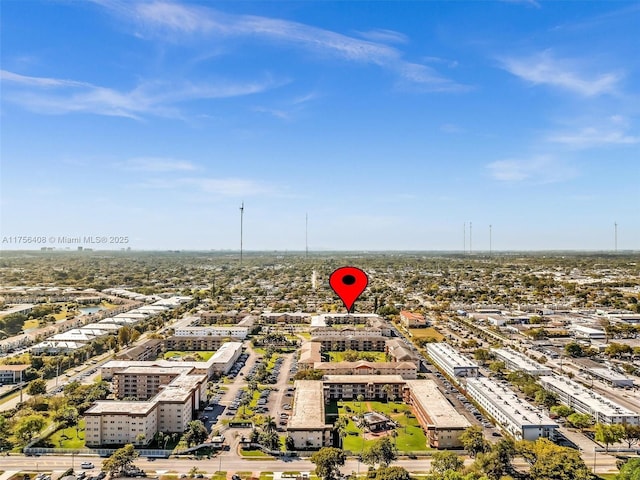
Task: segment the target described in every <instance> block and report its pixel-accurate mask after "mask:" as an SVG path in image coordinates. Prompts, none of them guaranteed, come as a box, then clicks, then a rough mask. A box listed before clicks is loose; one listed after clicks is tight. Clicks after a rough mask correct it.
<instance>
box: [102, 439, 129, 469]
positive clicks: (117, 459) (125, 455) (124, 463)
mask: <svg viewBox="0 0 640 480" xmlns="http://www.w3.org/2000/svg"><path fill="white" fill-rule="evenodd" d="M136 458H138V452H136V449H135V448H134V446H133V445H132V444H131V443H128V444H127V445H125V446H124V447H122V448H119V449H117V450H116V451H115V452H113V453H112V454H111V456H110V457H109V458H107V459H106V460H104V461H103V462H102V470H103V471H104V472H107V473H108V474H109V475H110V476H112V477H113V476H116V475H118V474H119V473H120V472H122V471H124V470H127V469H128V468H130V467H131V465H133V462H134V461H135V459H136Z"/></svg>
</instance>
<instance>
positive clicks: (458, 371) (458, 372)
mask: <svg viewBox="0 0 640 480" xmlns="http://www.w3.org/2000/svg"><path fill="white" fill-rule="evenodd" d="M427 354H428V355H429V357H430V358H431V360H433V362H434V363H435V364H436V365H437V366H438V367H439V368H440V369H441V370H442V371H443V372H445V373H446V374H447V375H448V376H449V377H450V378H451V379H452V380H453V381H455V382H460V379H461V378H466V377H477V376H478V365H477V364H476V363H475V362H473V361H472V360H469V359H468V358H467V357H465V356H464V355H462V354H460V353H458V351H456V350H455V349H454V348H453V347H451V346H450V345H447V344H446V343H428V344H427Z"/></svg>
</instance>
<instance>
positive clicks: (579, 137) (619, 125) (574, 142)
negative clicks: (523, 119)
mask: <svg viewBox="0 0 640 480" xmlns="http://www.w3.org/2000/svg"><path fill="white" fill-rule="evenodd" d="M572 123H575V122H572ZM581 123H582V125H579V126H574V127H573V128H571V129H569V128H566V129H565V131H562V132H553V133H551V134H549V135H548V136H547V138H546V140H547V141H549V142H552V143H557V144H561V145H565V146H567V147H569V148H573V149H583V148H593V147H603V146H615V145H635V144H638V143H640V135H637V134H636V135H633V134H632V133H630V130H631V129H632V128H633V125H632V122H630V120H629V118H628V117H626V116H624V115H611V116H609V117H602V118H597V119H592V120H591V121H589V122H585V121H581Z"/></svg>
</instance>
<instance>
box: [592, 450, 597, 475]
mask: <svg viewBox="0 0 640 480" xmlns="http://www.w3.org/2000/svg"><path fill="white" fill-rule="evenodd" d="M596 455H597V452H596V447H593V474H594V475H595V474H596Z"/></svg>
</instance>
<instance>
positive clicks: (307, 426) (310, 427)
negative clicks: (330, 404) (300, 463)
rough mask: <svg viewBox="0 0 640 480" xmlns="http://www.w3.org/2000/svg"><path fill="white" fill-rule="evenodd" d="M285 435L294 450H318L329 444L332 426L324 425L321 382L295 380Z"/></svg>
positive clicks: (323, 402)
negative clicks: (291, 441)
mask: <svg viewBox="0 0 640 480" xmlns="http://www.w3.org/2000/svg"><path fill="white" fill-rule="evenodd" d="M294 386H295V393H294V397H293V409H292V411H291V417H290V418H289V423H288V425H287V434H288V435H289V436H290V437H291V438H293V445H294V449H297V450H303V449H319V448H322V447H326V446H329V445H330V443H331V429H332V425H330V424H327V423H325V409H324V404H325V401H324V394H323V388H324V387H323V382H322V381H321V380H296V382H295V384H294Z"/></svg>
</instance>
